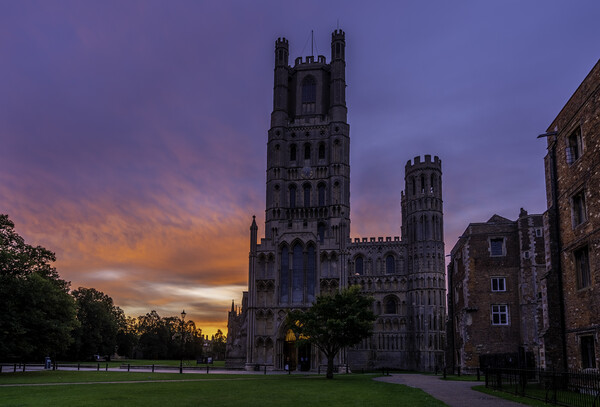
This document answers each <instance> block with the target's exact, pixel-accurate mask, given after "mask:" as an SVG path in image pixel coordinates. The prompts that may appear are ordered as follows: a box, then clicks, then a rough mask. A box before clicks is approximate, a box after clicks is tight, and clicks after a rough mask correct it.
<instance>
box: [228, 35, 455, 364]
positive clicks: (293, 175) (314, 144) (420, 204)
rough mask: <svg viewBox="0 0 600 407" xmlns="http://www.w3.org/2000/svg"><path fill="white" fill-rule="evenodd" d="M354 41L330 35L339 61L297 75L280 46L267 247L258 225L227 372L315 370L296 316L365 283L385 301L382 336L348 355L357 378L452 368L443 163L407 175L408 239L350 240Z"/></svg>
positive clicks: (380, 307)
mask: <svg viewBox="0 0 600 407" xmlns="http://www.w3.org/2000/svg"><path fill="white" fill-rule="evenodd" d="M345 49H346V38H345V34H344V32H343V31H341V30H335V31H334V32H333V33H332V35H331V56H330V60H329V62H327V60H326V58H325V56H323V55H318V56H316V57H315V56H312V55H311V56H307V57H304V58H303V57H298V58H296V59H295V61H294V64H293V66H292V65H290V64H289V54H290V49H289V43H288V41H287V40H286V39H285V38H279V39H277V40H276V41H275V63H274V85H273V110H272V112H271V126H270V128H269V130H268V134H267V168H266V205H265V230H264V238H262V239H260V241H259V238H258V231H259V226H258V225H257V224H256V221H255V220H254V219H253V221H252V224H251V226H250V254H249V267H248V270H249V273H248V292H247V293H245V294H244V299H243V302H242V309H241V310H236V309H235V308H234V307H233V306H232V311H231V312H230V314H229V325H228V326H229V332H228V361H227V363H228V366H231V367H234V366H239V367H241V366H245V367H246V368H247V369H254V368H255V367H256V366H257V365H260V366H261V368H262V366H263V365H264V366H266V368H267V369H274V370H282V369H285V368H286V367H287V368H289V369H292V370H294V369H296V370H316V369H318V366H319V365H320V364H321V363H324V359H323V357H322V355H321V354H320V353H319V352H318V351H317V350H316V349H315V348H314V347H311V346H305V347H303V348H298V347H296V346H295V339H296V338H295V337H294V334H293V333H292V332H291V331H289V330H288V329H287V328H286V326H285V320H286V315H287V312H288V311H289V310H290V309H306V308H308V307H310V306H311V305H312V303H313V301H314V300H315V298H316V296H317V295H319V294H325V293H331V292H334V291H336V290H338V289H340V288H342V287H346V286H348V285H353V284H358V285H360V286H361V287H362V290H363V291H364V292H365V293H367V294H369V295H372V296H373V297H374V299H375V302H374V304H373V311H374V312H375V313H376V315H377V316H378V319H377V321H376V322H375V327H374V334H373V336H372V337H371V338H368V339H365V340H364V341H363V343H361V344H359V345H357V346H355V347H353V348H351V349H345V350H344V351H343V352H341V354H340V355H339V356H338V359H337V361H336V364H338V365H340V366H342V367H347V366H348V367H350V368H351V369H361V368H366V369H377V368H380V367H388V368H389V367H396V368H401V369H419V370H433V369H434V367H435V366H441V365H442V362H441V357H442V356H443V351H442V349H443V343H444V317H443V315H444V314H445V308H444V305H443V304H444V302H443V301H442V299H443V298H445V288H444V287H445V279H444V256H443V251H444V246H443V240H442V235H443V231H442V223H443V222H442V195H441V185H442V184H441V182H442V181H441V161H440V160H439V158H438V157H435V158H434V159H433V160H432V159H431V156H429V155H427V156H425V158H424V160H423V161H421V158H420V157H417V158H415V159H414V163H412V162H410V161H409V164H407V166H406V174H407V175H406V184H405V189H406V192H405V193H404V194H400V193H399V194H398V195H402V203H401V207H402V218H403V225H405V226H403V229H402V235H403V240H401V239H400V237H399V236H394V237H378V238H374V237H371V238H355V239H354V242H352V241H351V240H350V128H349V125H348V122H347V113H348V110H347V106H346V94H345V93H346V74H345V72H346V60H345Z"/></svg>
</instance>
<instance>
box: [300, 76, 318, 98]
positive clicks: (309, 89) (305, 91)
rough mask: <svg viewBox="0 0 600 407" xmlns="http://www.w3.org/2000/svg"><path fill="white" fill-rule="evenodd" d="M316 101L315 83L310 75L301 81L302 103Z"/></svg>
mask: <svg viewBox="0 0 600 407" xmlns="http://www.w3.org/2000/svg"><path fill="white" fill-rule="evenodd" d="M316 101H317V81H315V78H314V77H313V76H311V75H309V76H307V77H305V78H304V79H303V80H302V103H315V102H316Z"/></svg>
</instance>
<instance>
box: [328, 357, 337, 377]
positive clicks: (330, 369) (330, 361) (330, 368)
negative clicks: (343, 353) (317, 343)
mask: <svg viewBox="0 0 600 407" xmlns="http://www.w3.org/2000/svg"><path fill="white" fill-rule="evenodd" d="M334 358H335V354H334V355H327V376H326V377H327V378H328V379H333V359H334Z"/></svg>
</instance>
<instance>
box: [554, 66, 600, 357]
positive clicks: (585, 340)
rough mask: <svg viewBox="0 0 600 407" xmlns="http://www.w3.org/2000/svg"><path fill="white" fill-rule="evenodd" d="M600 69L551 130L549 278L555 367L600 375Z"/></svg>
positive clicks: (577, 94) (559, 116) (562, 112)
mask: <svg viewBox="0 0 600 407" xmlns="http://www.w3.org/2000/svg"><path fill="white" fill-rule="evenodd" d="M599 89H600V62H598V63H597V64H596V65H595V66H594V68H593V69H592V71H591V72H590V73H589V74H588V76H587V77H586V78H585V79H584V81H583V82H582V83H581V85H580V86H579V88H577V90H576V91H575V93H574V94H573V95H572V96H571V98H570V99H569V101H568V102H567V104H566V105H565V106H564V107H563V109H562V110H561V111H560V113H559V114H558V116H557V117H556V118H555V119H554V121H553V122H552V123H551V124H550V126H549V127H548V132H547V133H546V134H545V135H544V136H547V139H548V154H547V155H546V157H545V170H546V195H547V203H548V211H547V213H546V226H547V233H548V238H549V239H548V240H549V245H548V248H547V262H548V266H547V267H548V270H547V273H548V275H549V276H550V278H552V279H553V282H554V285H553V286H552V287H551V289H550V290H549V295H553V296H554V298H556V299H557V301H558V302H557V304H558V306H555V307H554V309H553V310H551V311H552V312H553V313H552V315H551V316H550V322H549V326H550V325H552V324H554V341H555V343H558V344H560V345H559V346H557V347H556V349H555V350H554V352H553V353H551V354H548V361H549V363H553V364H554V365H556V366H557V367H558V366H560V367H562V368H565V369H566V368H569V369H589V368H598V357H599V356H600V353H599V352H598V339H599V335H600V91H599Z"/></svg>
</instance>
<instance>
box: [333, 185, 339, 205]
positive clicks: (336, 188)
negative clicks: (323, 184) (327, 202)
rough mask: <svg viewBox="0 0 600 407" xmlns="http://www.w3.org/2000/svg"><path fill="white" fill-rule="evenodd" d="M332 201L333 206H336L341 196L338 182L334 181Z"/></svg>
mask: <svg viewBox="0 0 600 407" xmlns="http://www.w3.org/2000/svg"><path fill="white" fill-rule="evenodd" d="M333 200H334V202H333V203H334V204H338V203H340V200H341V196H340V183H339V182H338V181H335V183H334V184H333Z"/></svg>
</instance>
